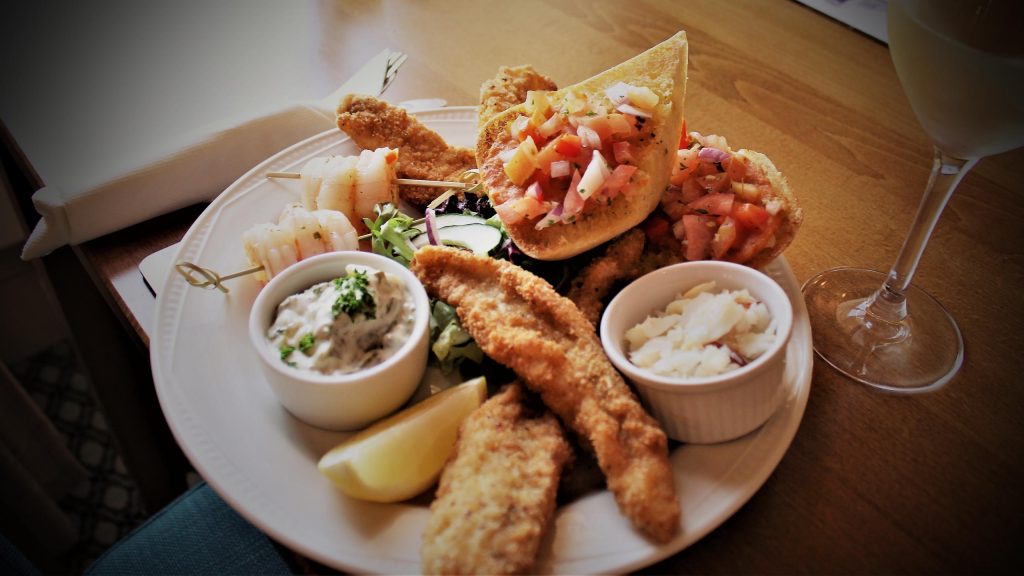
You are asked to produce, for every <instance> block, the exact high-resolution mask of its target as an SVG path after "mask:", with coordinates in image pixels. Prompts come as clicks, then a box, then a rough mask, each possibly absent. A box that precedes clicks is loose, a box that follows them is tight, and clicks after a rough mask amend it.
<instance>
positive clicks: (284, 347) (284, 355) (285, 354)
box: [281, 344, 295, 360]
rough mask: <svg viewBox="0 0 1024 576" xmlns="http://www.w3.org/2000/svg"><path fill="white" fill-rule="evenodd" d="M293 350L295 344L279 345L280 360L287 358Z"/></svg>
mask: <svg viewBox="0 0 1024 576" xmlns="http://www.w3.org/2000/svg"><path fill="white" fill-rule="evenodd" d="M292 352H295V346H289V345H287V344H282V345H281V360H287V359H288V357H289V356H291V355H292Z"/></svg>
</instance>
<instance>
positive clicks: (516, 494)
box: [420, 383, 572, 574]
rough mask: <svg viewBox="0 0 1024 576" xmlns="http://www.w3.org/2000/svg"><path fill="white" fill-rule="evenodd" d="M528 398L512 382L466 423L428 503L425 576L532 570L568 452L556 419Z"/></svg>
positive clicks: (570, 455) (552, 513) (424, 560)
mask: <svg viewBox="0 0 1024 576" xmlns="http://www.w3.org/2000/svg"><path fill="white" fill-rule="evenodd" d="M526 394H527V393H526V392H524V391H523V389H522V387H521V386H520V385H519V384H518V383H513V384H510V385H509V386H507V387H505V388H504V389H503V390H502V391H501V392H499V393H498V394H496V395H495V396H493V397H492V398H491V399H489V400H488V401H487V402H485V403H484V404H483V405H482V406H481V407H480V408H478V409H477V410H476V411H474V412H473V413H472V414H471V415H470V416H469V417H468V418H467V419H466V421H465V422H463V424H462V427H461V429H460V430H459V439H458V442H457V443H456V445H455V452H454V453H453V454H452V456H451V458H450V459H449V460H448V463H447V464H446V465H445V468H444V471H443V472H442V473H441V481H440V484H439V487H438V490H437V497H436V498H435V499H434V501H433V503H431V505H430V520H429V521H428V522H427V528H426V531H425V532H424V534H423V546H422V549H421V554H420V556H421V561H422V565H423V573H424V574H524V573H529V572H530V571H531V570H532V568H533V565H534V563H535V561H536V559H537V551H538V549H539V547H540V543H541V539H542V538H543V536H544V532H545V531H546V530H547V528H548V526H549V525H550V524H551V519H552V517H553V516H554V512H555V497H556V495H557V492H558V479H559V476H560V475H561V473H562V468H563V467H564V466H565V464H566V462H567V461H568V460H569V459H570V458H571V457H572V452H571V450H570V448H569V443H568V441H566V439H565V436H564V435H563V433H562V427H561V426H560V425H559V424H558V419H556V418H555V417H554V415H552V414H551V412H549V411H548V410H547V409H545V408H544V406H543V405H540V403H539V402H536V401H535V402H536V404H538V405H537V406H531V404H530V401H529V399H528V398H527V397H526Z"/></svg>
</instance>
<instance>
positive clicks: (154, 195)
mask: <svg viewBox="0 0 1024 576" xmlns="http://www.w3.org/2000/svg"><path fill="white" fill-rule="evenodd" d="M391 55H392V53H391V51H390V50H383V51H381V53H379V54H378V55H377V56H375V57H373V58H372V59H371V60H370V61H369V62H367V64H366V65H364V66H363V68H362V69H361V70H360V71H359V72H357V73H356V74H355V75H354V76H353V77H352V78H351V79H350V80H349V81H347V82H345V84H344V85H342V86H341V87H340V88H338V89H337V90H336V91H335V92H334V93H332V94H331V95H330V96H328V97H326V98H324V99H323V100H321V101H318V102H309V103H302V104H295V105H291V106H288V107H285V108H283V109H279V110H277V111H273V112H271V113H269V114H265V115H261V116H259V117H256V118H249V119H241V120H240V121H238V122H237V123H235V124H234V125H232V126H230V127H228V128H226V129H223V128H222V129H216V130H209V131H205V132H204V131H198V132H196V133H194V134H193V135H192V136H190V137H188V138H186V140H187V141H188V142H190V143H189V144H186V145H185V146H184V147H181V148H179V149H178V150H177V151H173V152H171V153H169V154H164V155H160V156H159V157H157V158H153V159H151V160H147V161H145V163H143V164H142V165H140V166H139V167H138V168H136V169H133V170H131V171H130V172H128V173H126V174H123V175H120V176H117V177H114V178H110V179H107V180H106V181H103V182H101V183H99V184H97V185H93V186H88V187H83V188H81V189H62V188H59V187H57V186H54V185H48V186H46V187H44V188H42V189H40V190H38V191H37V192H36V193H35V194H34V195H33V197H32V201H33V203H34V204H35V208H36V210H37V211H38V212H39V214H40V215H41V216H42V219H41V220H40V221H39V223H38V224H37V225H36V228H35V230H33V231H32V234H31V236H30V237H29V238H28V240H27V241H26V243H25V246H24V248H23V250H22V254H21V257H22V259H24V260H30V259H33V258H38V257H40V256H44V255H46V254H49V253H50V252H52V251H53V250H55V249H57V248H59V247H61V246H63V245H65V244H79V243H81V242H85V241H87V240H91V239H93V238H97V237H99V236H103V235H105V234H109V233H111V232H115V231H117V230H120V229H122V228H127V227H128V226H132V225H134V224H138V223H140V222H144V221H146V220H149V219H150V218H154V217H156V216H159V215H161V214H166V213H168V212H171V211H174V210H177V209H179V208H182V207H185V206H189V205H191V204H195V203H198V202H203V201H209V200H212V199H213V198H215V197H216V196H217V195H218V194H220V192H222V191H223V190H224V189H225V188H226V187H227V186H228V185H230V184H231V183H232V182H234V181H235V180H236V179H238V178H239V177H240V176H242V175H243V174H245V172H246V171H248V170H249V169H251V168H252V167H253V166H254V165H256V164H258V163H259V162H261V161H263V160H265V159H266V158H268V157H270V156H271V155H273V154H275V153H276V152H279V151H280V150H282V149H284V148H286V147H288V146H290V145H292V144H294V143H296V142H299V141H301V140H303V139H305V138H307V137H309V136H313V135H315V134H318V133H320V132H323V131H324V130H328V129H330V128H332V127H333V126H335V107H336V106H337V103H338V101H339V100H340V97H341V96H342V95H344V94H348V93H350V92H351V93H369V94H375V95H376V94H378V93H379V92H380V90H381V88H382V87H383V83H384V77H385V73H386V70H387V67H388V61H389V57H390V56H391Z"/></svg>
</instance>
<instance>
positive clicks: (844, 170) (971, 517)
mask: <svg viewBox="0 0 1024 576" xmlns="http://www.w3.org/2000/svg"><path fill="white" fill-rule="evenodd" d="M513 6H514V8H513ZM319 16H320V18H319V21H318V22H317V23H315V24H313V26H314V28H316V30H315V34H312V37H313V39H314V40H315V42H317V43H318V46H319V51H318V54H319V61H318V62H317V63H316V65H317V66H318V67H320V68H321V69H322V70H323V73H324V74H325V75H326V76H327V77H328V80H329V82H328V84H340V83H341V82H342V81H344V80H345V79H346V78H347V77H348V75H350V74H352V73H353V72H354V71H355V70H356V69H358V68H359V66H360V65H361V64H362V62H364V61H365V60H366V59H367V58H369V57H370V56H372V55H373V54H376V53H377V52H378V51H379V50H380V49H381V48H384V47H389V48H392V49H397V50H402V51H404V52H407V53H408V54H409V60H408V62H407V63H406V64H405V66H404V67H403V69H402V70H401V72H400V74H399V75H398V78H397V80H396V81H395V82H394V84H393V85H392V87H391V88H390V89H389V91H388V93H387V94H386V95H385V96H386V98H387V99H389V100H391V101H394V102H398V101H403V100H407V99H412V98H426V97H440V98H444V99H446V100H447V101H448V103H449V104H451V105H462V104H474V103H475V102H476V98H477V94H478V88H479V85H480V84H481V82H482V81H483V80H485V79H487V78H489V77H491V76H492V75H493V74H494V73H495V71H496V69H497V67H498V66H499V65H503V64H507V65H516V64H526V63H529V64H533V65H534V66H535V67H536V68H538V69H539V70H540V71H541V72H543V73H545V74H547V75H549V76H551V77H552V78H554V79H555V80H556V81H557V82H558V83H559V84H560V85H566V84H570V83H573V82H575V81H577V80H580V79H583V78H585V77H588V76H590V75H592V74H594V73H596V72H599V71H601V70H603V69H605V68H607V67H609V66H611V65H613V64H616V63H618V62H620V61H622V60H625V59H627V58H629V57H631V56H633V55H634V54H636V53H639V52H641V51H643V50H644V49H646V48H648V47H650V46H652V45H654V44H656V43H657V42H659V41H661V40H663V39H665V38H667V37H668V36H670V35H671V34H673V33H674V32H676V31H677V30H686V32H687V34H688V37H689V45H690V56H689V58H690V59H689V83H688V89H687V97H686V119H687V126H688V128H689V129H691V130H697V131H701V132H704V133H718V134H722V135H724V136H726V137H727V138H728V139H729V142H730V143H731V144H732V146H733V147H746V148H751V149H754V150H759V151H762V152H765V153H766V154H768V155H769V156H770V157H771V158H772V159H773V160H774V162H775V164H776V165H777V166H778V167H779V168H780V169H781V170H782V171H783V172H784V173H785V174H786V175H787V176H788V178H789V180H790V183H791V184H792V186H793V189H794V190H795V191H796V193H797V194H798V196H799V198H800V200H801V202H802V205H803V208H804V211H805V215H806V221H805V224H804V226H803V228H802V230H801V231H800V234H799V236H798V237H797V239H796V241H795V242H794V243H793V245H792V246H791V247H790V248H789V250H788V252H787V253H786V257H787V258H788V260H789V262H790V264H791V266H792V267H793V269H794V271H795V273H796V276H797V278H798V279H799V280H800V281H801V282H803V281H804V280H806V279H807V278H809V277H811V276H812V275H814V274H815V273H816V272H818V271H821V270H824V269H826V268H831V267H834V266H842V265H854V266H866V267H872V268H877V269H883V270H884V269H888V266H889V265H890V264H891V262H892V261H893V259H894V258H895V256H896V253H897V251H898V249H899V246H900V244H901V242H902V239H903V234H904V233H905V231H906V230H907V228H908V226H909V225H910V222H911V219H912V218H913V215H914V211H915V209H916V206H917V202H918V200H919V198H920V194H921V191H922V190H923V187H924V185H925V182H926V179H927V176H928V169H929V166H930V161H931V147H930V143H929V140H928V139H927V137H926V135H925V134H924V132H923V131H922V129H921V128H920V127H919V125H918V123H917V121H916V119H915V118H914V116H913V114H912V112H911V109H910V107H909V104H908V102H907V99H906V98H905V96H904V95H903V92H902V91H901V89H900V85H899V83H898V80H897V78H896V75H895V72H894V69H893V66H892V64H891V61H890V59H889V53H888V50H887V48H886V46H884V45H883V44H881V43H879V42H877V41H875V40H873V39H870V38H868V37H866V36H864V35H862V34H860V33H857V32H855V31H853V30H851V29H848V28H846V27H845V26H843V25H842V24H839V23H837V22H835V21H832V20H830V19H828V18H826V17H825V16H822V15H821V14H819V13H817V12H814V11H812V10H810V9H808V8H806V7H804V6H802V5H800V4H797V3H794V2H782V1H755V0H750V1H746V0H733V1H731V2H685V3H683V2H679V3H676V2H600V3H591V2H582V1H579V2H558V3H551V4H546V3H543V2H537V1H529V2H526V1H521V2H515V3H512V2H508V3H490V2H477V1H465V2H439V1H438V2H416V3H403V4H399V3H378V2H346V3H338V4H324V5H322V6H321V8H320V14H319ZM285 40H287V39H275V40H273V41H285ZM307 41H308V40H307ZM1022 182H1024V151H1022V150H1017V151H1015V152H1011V153H1008V154H1004V155H1001V156H997V157H993V158H989V159H986V160H984V161H983V162H981V163H980V165H979V166H978V167H977V168H976V169H975V171H974V172H973V173H971V174H969V175H968V176H967V177H966V179H965V180H964V181H963V184H962V185H961V187H960V190H959V191H958V192H957V193H956V195H955V196H954V198H953V199H952V201H951V202H950V204H949V207H948V208H947V209H946V212H945V214H944V216H943V218H942V220H941V221H940V223H939V225H938V228H937V229H936V231H935V235H934V237H933V239H932V241H931V244H930V245H929V249H928V251H927V252H926V254H925V256H924V259H923V261H922V263H921V266H920V268H919V270H918V273H917V276H916V278H915V284H916V285H918V286H920V287H922V288H924V289H925V290H927V291H929V292H930V293H932V294H933V295H934V296H935V297H937V298H938V299H939V300H940V301H941V302H942V303H943V304H944V305H945V306H946V307H947V308H948V310H949V311H950V312H951V313H952V315H953V316H954V317H955V318H956V319H957V321H958V322H959V325H960V327H961V330H962V331H963V336H964V340H965V342H966V350H967V351H966V361H965V362H964V365H963V369H962V370H961V372H960V374H959V375H957V376H956V377H955V378H954V379H953V380H952V381H951V382H950V383H949V384H948V385H947V386H946V387H945V388H944V389H942V390H940V391H937V392H934V393H931V394H927V395H922V396H914V397H896V396H887V395H883V394H879V393H876V392H873V391H871V390H869V389H867V388H866V387H864V386H861V385H858V384H856V383H854V382H853V381H851V380H849V379H847V378H845V377H843V376H841V375H840V374H839V373H837V372H836V371H834V370H832V369H831V368H829V367H828V366H827V365H826V364H825V363H824V362H822V361H820V360H818V359H816V360H815V364H814V372H813V384H812V388H811V394H810V400H809V403H808V406H807V410H806V414H805V416H804V420H803V422H802V424H801V426H800V429H799V431H798V433H797V435H796V438H795V440H794V441H793V444H792V446H791V447H790V449H789V451H788V452H787V453H786V456H785V457H784V459H783V460H782V462H781V464H780V465H779V466H778V468H777V469H776V471H775V472H774V474H773V475H772V476H771V477H770V478H769V479H768V481H767V483H766V484H765V485H764V486H763V488H761V490H760V491H759V492H758V493H757V494H755V495H754V497H753V498H752V499H751V500H750V502H749V503H747V504H746V505H745V506H744V507H743V508H741V509H740V510H739V511H738V512H737V513H736V514H735V515H734V516H733V517H731V518H730V519H729V520H728V521H726V522H725V523H724V524H723V525H722V526H721V527H719V528H718V529H716V530H715V531H713V532H712V533H711V534H709V535H708V536H707V537H705V538H704V539H702V540H701V541H699V542H698V543H696V544H695V545H693V546H692V547H690V548H688V549H686V550H684V551H682V552H680V553H678V554H676V555H674V556H672V557H671V558H669V559H667V560H665V561H663V562H661V563H659V564H657V565H654V566H652V567H650V568H649V570H645V571H651V572H672V573H682V572H686V573H705V574H712V573H716V574H717V573H751V572H753V573H797V572H799V573H877V572H884V573H893V572H901V573H902V572H912V573H935V572H972V573H974V572H991V571H1016V570H1019V569H1021V568H1024V562H1022V557H1024V553H1022V548H1024V547H1022V546H1021V545H1020V534H1024V378H1022V377H1021V374H1024V360H1022V358H1024V353H1022V352H1021V349H1022V348H1024V337H1022V334H1024V314H1021V313H1020V310H1022V309H1024V291H1022V288H1024V282H1022V280H1024V251H1022V249H1021V243H1020V240H1021V239H1022V237H1024V235H1022V234H1021V232H1020V230H1021V226H1020V222H1021V220H1022V218H1024V185H1022ZM997 204H998V205H997ZM197 213H198V209H197V208H193V209H189V210H185V211H181V212H179V213H175V214H172V215H170V216H167V217H164V218H161V219H159V220H157V221H155V222H153V223H146V224H143V225H140V226H137V227H135V228H133V229H129V230H127V231H123V232H119V233H116V234H112V235H110V236H108V237H105V238H101V239H99V240H96V241H93V242H89V243H87V244H85V245H83V246H82V247H81V248H80V254H81V255H82V257H83V258H84V259H85V261H86V262H87V263H89V264H90V265H91V266H92V267H93V269H94V270H95V272H96V275H97V277H98V279H99V281H100V282H101V283H105V286H106V287H107V288H108V289H111V290H112V295H113V297H114V299H115V301H118V302H119V304H121V305H123V301H122V300H120V298H122V296H121V295H120V294H119V293H118V289H117V287H116V286H115V282H114V280H115V279H117V278H122V279H123V277H124V276H125V275H134V274H136V270H135V267H136V266H137V264H138V261H139V260H141V258H142V257H143V256H145V255H146V254H149V253H150V252H153V251H155V250H157V249H159V248H162V247H163V246H166V245H168V244H171V243H173V242H175V241H177V240H178V239H179V238H180V237H181V235H182V234H183V233H184V231H185V230H186V229H187V227H188V225H189V223H190V222H191V221H192V219H194V218H195V217H196V215H197ZM129 320H130V321H134V319H131V318H129ZM134 325H135V327H136V328H138V322H135V324H134ZM142 337H143V338H144V337H145V335H144V334H142Z"/></svg>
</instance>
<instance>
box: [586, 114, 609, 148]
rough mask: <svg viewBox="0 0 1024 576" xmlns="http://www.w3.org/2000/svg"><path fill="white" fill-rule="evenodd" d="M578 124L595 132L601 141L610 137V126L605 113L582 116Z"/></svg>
mask: <svg viewBox="0 0 1024 576" xmlns="http://www.w3.org/2000/svg"><path fill="white" fill-rule="evenodd" d="M579 124H580V125H581V126H586V127H587V128H590V129H591V130H593V131H594V132H596V133H597V135H598V137H600V138H601V141H602V142H604V141H606V140H608V139H609V138H611V135H612V126H611V124H610V123H609V122H608V116H606V115H603V114H602V115H597V114H595V115H593V116H584V117H582V118H580V121H579Z"/></svg>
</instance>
